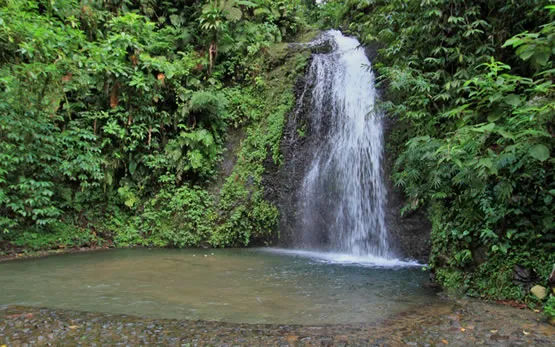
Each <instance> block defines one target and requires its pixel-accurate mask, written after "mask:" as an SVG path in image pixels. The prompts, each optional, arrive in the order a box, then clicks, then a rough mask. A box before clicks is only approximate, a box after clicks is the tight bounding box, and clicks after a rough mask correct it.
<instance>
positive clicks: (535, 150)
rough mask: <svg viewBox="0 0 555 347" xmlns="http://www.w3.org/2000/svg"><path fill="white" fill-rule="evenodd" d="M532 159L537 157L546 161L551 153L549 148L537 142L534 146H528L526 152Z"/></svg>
mask: <svg viewBox="0 0 555 347" xmlns="http://www.w3.org/2000/svg"><path fill="white" fill-rule="evenodd" d="M528 153H529V154H530V155H531V156H532V157H533V158H534V159H537V160H539V161H541V162H544V161H546V160H547V159H549V158H550V156H551V154H550V153H549V148H547V146H545V145H542V144H537V145H535V146H534V147H532V148H530V151H529V152H528Z"/></svg>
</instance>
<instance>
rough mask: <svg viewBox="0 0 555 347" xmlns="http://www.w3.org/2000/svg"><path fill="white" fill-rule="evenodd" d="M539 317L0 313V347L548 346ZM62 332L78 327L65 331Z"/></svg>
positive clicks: (551, 332)
mask: <svg viewBox="0 0 555 347" xmlns="http://www.w3.org/2000/svg"><path fill="white" fill-rule="evenodd" d="M461 308H464V310H462V309H461ZM30 315H32V318H25V317H31V316H30ZM540 317H541V315H540V314H537V313H534V312H532V311H527V310H519V309H515V308H512V307H506V306H500V305H491V304H487V303H484V302H482V301H472V300H465V301H464V302H462V303H461V302H453V301H447V300H446V302H445V303H443V304H441V305H437V306H434V305H427V306H423V307H420V308H418V309H414V310H411V311H409V312H403V313H400V314H398V315H392V316H390V317H386V319H385V320H384V321H383V322H381V323H372V324H364V323H357V324H340V325H325V326H302V325H267V324H231V323H222V322H205V321H185V320H163V319H149V318H138V317H131V316H123V315H122V316H118V315H107V314H101V313H83V312H74V311H65V310H54V309H52V310H50V309H36V308H29V307H15V306H13V307H0V346H2V345H3V344H6V345H9V346H11V345H14V346H23V345H45V344H48V345H53V346H58V345H87V346H95V345H98V346H103V345H125V346H136V345H170V346H179V345H181V346H197V345H198V346H203V345H217V346H226V345H227V346H261V345H264V346H281V345H283V346H288V345H299V346H303V345H311V346H347V345H348V346H350V345H360V346H366V345H392V346H395V345H414V346H443V345H446V344H445V342H447V343H448V344H449V345H452V346H467V345H469V346H470V345H472V346H474V345H493V346H507V345H513V346H520V345H522V346H552V342H551V341H554V338H555V327H553V326H551V325H549V324H547V323H546V322H543V321H541V320H540V319H539V318H540ZM69 326H79V328H78V329H77V328H76V329H73V330H72V329H67V328H65V327H69ZM84 327H86V329H83V328H84ZM84 331H86V332H87V333H86V334H83V332H84ZM524 332H526V333H524Z"/></svg>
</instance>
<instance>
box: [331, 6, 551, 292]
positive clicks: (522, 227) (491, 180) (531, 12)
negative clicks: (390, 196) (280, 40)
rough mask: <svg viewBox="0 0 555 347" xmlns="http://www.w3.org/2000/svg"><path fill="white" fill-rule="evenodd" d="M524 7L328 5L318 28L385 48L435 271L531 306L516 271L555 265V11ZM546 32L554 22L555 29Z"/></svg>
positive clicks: (403, 173) (406, 184) (398, 169)
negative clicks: (427, 220)
mask: <svg viewBox="0 0 555 347" xmlns="http://www.w3.org/2000/svg"><path fill="white" fill-rule="evenodd" d="M547 3H548V2H546V1H540V0H527V1H518V2H506V1H489V2H483V1H457V0H438V1H420V0H414V1H412V0H409V1H406V0H398V1H397V0H394V1H381V0H372V1H346V2H339V1H328V2H327V3H326V4H324V5H323V7H322V14H321V22H322V23H323V24H324V25H330V24H333V25H339V26H343V27H344V28H345V29H346V30H350V31H352V32H354V33H356V34H357V35H358V36H360V37H361V38H362V39H363V40H364V41H365V42H366V43H371V44H376V43H377V44H379V45H380V46H381V47H383V48H382V49H380V52H379V57H378V59H377V61H375V62H373V65H374V67H375V68H376V69H377V70H378V72H379V73H380V84H381V86H382V87H384V88H387V93H385V95H386V99H385V100H384V101H383V103H382V107H383V108H384V109H385V110H386V111H387V112H388V114H389V115H391V116H392V117H395V118H397V119H398V121H399V122H398V124H400V125H399V126H398V127H397V130H396V132H395V133H394V134H393V136H392V137H393V139H394V141H393V143H395V144H396V147H395V148H393V149H392V150H393V152H394V153H395V155H396V157H397V160H396V163H395V173H394V174H393V178H394V181H395V183H396V184H397V185H398V186H400V187H402V188H403V190H404V191H405V193H406V196H407V200H408V204H407V206H406V207H405V209H404V212H407V211H409V210H415V209H419V208H425V209H427V210H428V211H429V215H430V219H431V221H432V224H433V230H432V255H431V258H430V267H431V269H432V271H434V272H435V274H436V277H437V280H438V282H439V283H441V284H442V285H444V286H445V287H448V288H462V290H463V291H464V292H466V293H468V294H470V295H475V296H481V297H487V298H513V299H522V298H524V297H525V296H526V295H527V293H525V292H523V291H521V289H520V288H519V287H517V286H515V285H514V284H513V283H512V269H513V266H514V265H515V264H519V265H522V266H526V267H528V268H532V269H535V270H536V271H537V272H538V273H540V274H541V275H542V276H543V278H545V276H547V271H548V270H549V269H550V267H551V264H553V262H554V261H555V258H554V254H555V253H554V252H553V249H554V248H555V247H554V246H555V238H554V237H555V233H554V232H553V231H554V229H555V225H554V222H553V215H554V212H555V210H554V205H553V203H552V202H553V193H555V190H554V189H555V186H554V182H555V181H554V177H553V172H554V168H553V164H554V162H555V160H554V159H553V157H552V154H553V144H554V142H553V122H554V118H553V117H554V114H555V103H554V102H553V97H554V89H553V83H552V81H553V62H552V59H551V57H552V54H553V52H555V43H554V42H553V38H554V37H555V26H554V22H553V15H554V13H553V11H554V7H553V6H547V7H545V5H546V4H547ZM546 23H547V24H546Z"/></svg>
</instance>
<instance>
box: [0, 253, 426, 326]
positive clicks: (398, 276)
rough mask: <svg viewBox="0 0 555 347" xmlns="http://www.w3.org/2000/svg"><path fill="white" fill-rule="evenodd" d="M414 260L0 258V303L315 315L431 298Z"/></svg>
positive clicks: (251, 317) (333, 316)
mask: <svg viewBox="0 0 555 347" xmlns="http://www.w3.org/2000/svg"><path fill="white" fill-rule="evenodd" d="M426 276H427V275H426V273H424V272H422V271H421V270H420V269H419V268H414V267H405V268H400V267H397V268H383V267H376V268H374V267H369V266H360V265H357V264H333V263H330V262H326V263H323V262H322V261H319V260H315V259H312V258H311V257H306V256H297V255H295V254H294V253H289V254H288V253H282V252H267V251H264V250H256V249H254V250H165V249H155V250H147V249H137V250H111V251H106V252H93V253H83V254H74V255H63V256H55V257H50V258H45V259H30V260H23V261H14V262H8V263H4V264H0V279H1V281H2V283H1V285H0V305H11V304H18V305H28V306H44V307H52V308H63V309H71V310H82V311H95V312H105V313H114V314H116V313H119V314H132V315H139V316H146V317H152V318H179V319H191V320H197V319H201V320H217V321H226V322H237V323H239V322H240V323H281V324H320V323H354V322H369V321H376V320H378V319H382V318H384V317H386V316H388V315H390V314H395V313H399V312H402V311H405V310H408V309H411V308H414V307H416V306H419V305H426V304H427V303H431V302H433V301H435V300H436V299H435V295H434V294H433V293H432V292H430V291H429V290H427V289H424V288H422V283H424V282H425V281H426Z"/></svg>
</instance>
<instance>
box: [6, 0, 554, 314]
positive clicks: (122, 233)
mask: <svg viewBox="0 0 555 347" xmlns="http://www.w3.org/2000/svg"><path fill="white" fill-rule="evenodd" d="M554 16H555V5H552V4H551V2H550V1H546V0H510V1H507V0H491V1H477V0H471V1H466V0H465V1H463V0H359V1H354V0H347V1H334V0H331V1H326V2H324V3H323V4H321V5H319V6H316V5H315V4H314V2H312V1H302V0H278V1H272V0H250V1H247V0H210V1H200V0H178V1H166V0H82V1H80V0H0V113H1V117H0V246H1V247H2V248H3V249H5V250H6V249H13V248H22V249H25V250H33V249H46V248H64V247H74V246H96V245H114V246H134V245H143V246H157V247H165V246H172V247H189V246H195V247H196V246H213V247H224V246H246V245H250V244H252V243H263V242H269V241H271V240H273V239H275V238H276V232H275V230H276V224H277V218H278V211H277V209H276V207H275V206H274V205H272V204H271V203H269V202H267V201H266V200H265V199H264V191H263V186H262V176H263V173H264V163H265V162H267V161H269V160H271V161H273V162H274V163H276V164H279V163H280V161H281V156H280V151H279V142H280V139H281V136H282V130H283V126H284V122H285V120H286V115H287V113H288V112H289V111H290V110H291V108H292V107H293V105H294V102H295V96H294V94H293V88H292V86H293V84H294V82H295V80H296V78H297V76H299V75H300V74H302V73H303V72H304V69H305V65H306V62H307V59H308V54H306V53H299V54H297V55H295V56H290V55H288V54H286V53H285V44H284V42H287V41H294V40H299V37H300V36H302V35H304V34H306V33H307V32H308V30H309V27H310V25H309V24H312V25H314V24H316V23H315V22H317V24H318V25H320V26H321V27H322V28H330V27H334V28H340V29H342V30H344V31H347V32H348V33H350V34H353V35H356V36H357V37H359V38H360V39H361V41H363V43H364V44H369V45H375V46H377V47H381V49H380V50H379V55H378V57H377V59H376V60H375V61H374V68H375V70H376V71H377V72H378V73H379V76H380V77H379V78H380V85H381V88H382V90H383V102H382V103H381V107H383V109H384V111H385V112H386V113H387V114H388V116H390V117H392V119H394V120H395V121H396V125H395V127H394V132H393V134H392V136H391V137H390V139H389V141H390V142H389V144H388V145H389V146H390V147H391V151H390V153H392V154H393V155H394V156H395V158H396V164H395V172H394V175H393V178H394V181H395V183H396V184H397V185H398V186H400V187H402V188H403V190H404V192H405V193H406V196H407V201H408V204H407V207H406V209H405V210H406V212H407V213H409V212H410V211H411V210H416V209H425V210H426V211H427V213H428V215H429V217H430V219H431V221H432V223H433V230H432V256H431V259H430V262H429V266H430V268H431V270H432V271H433V273H434V274H435V278H436V280H437V281H438V282H439V283H440V284H441V285H443V286H444V287H446V288H452V289H457V290H459V291H461V292H464V293H467V294H470V295H474V296H481V297H485V298H494V299H526V300H528V301H529V302H531V301H534V300H536V299H534V298H533V297H531V296H527V293H528V292H527V290H523V288H526V286H524V287H523V286H521V285H517V284H515V283H514V282H513V272H514V271H513V268H514V266H515V265H519V266H521V267H523V268H526V269H530V270H531V275H530V276H529V278H528V279H527V281H530V282H533V283H539V284H544V285H545V284H546V282H547V277H548V275H549V273H550V272H551V270H552V267H553V264H554V262H555V247H554V245H555V232H554V221H553V216H554V201H553V200H554V197H555V182H554V180H553V178H554V177H553V175H554V173H553V164H554V161H555V159H554V158H553V157H552V153H553V143H554V140H553V135H554V131H555V130H554V119H553V116H554V111H555V110H554V108H555V107H554V105H555V104H554V102H553V96H554V87H553V75H554V71H555V70H554V68H555V67H554V66H553V60H552V57H553V54H555V22H554ZM233 136H236V137H238V138H239V139H240V140H241V145H240V146H239V147H238V148H237V149H236V151H237V152H236V153H232V154H233V155H231V156H230V157H234V156H235V155H236V157H237V160H236V163H234V164H235V165H233V169H232V171H231V172H228V173H227V175H222V174H221V173H220V171H222V168H221V166H222V165H221V163H222V161H225V158H226V154H229V153H227V152H226V148H225V141H226V138H230V137H233ZM228 150H229V149H228ZM224 166H225V165H224ZM525 284H526V283H525ZM549 300H550V302H551V305H550V306H549V307H551V309H552V310H554V312H555V309H553V307H555V304H554V303H553V301H554V299H553V296H551V298H550V299H549Z"/></svg>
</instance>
